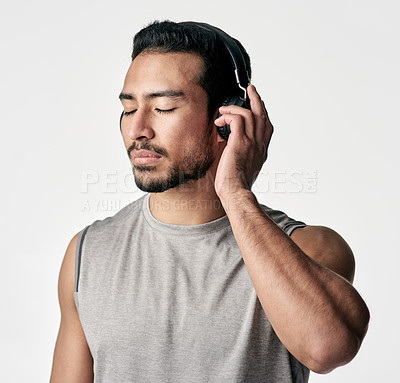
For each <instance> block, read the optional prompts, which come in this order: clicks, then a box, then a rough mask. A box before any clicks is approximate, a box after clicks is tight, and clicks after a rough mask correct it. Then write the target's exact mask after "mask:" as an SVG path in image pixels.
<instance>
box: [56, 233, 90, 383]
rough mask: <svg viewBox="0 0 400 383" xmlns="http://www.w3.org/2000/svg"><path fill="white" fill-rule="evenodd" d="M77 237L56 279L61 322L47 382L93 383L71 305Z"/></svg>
mask: <svg viewBox="0 0 400 383" xmlns="http://www.w3.org/2000/svg"><path fill="white" fill-rule="evenodd" d="M77 237H78V234H77V235H75V236H74V238H73V239H72V240H71V242H70V244H69V246H68V248H67V251H66V253H65V256H64V260H63V263H62V265H61V270H60V276H59V280H58V297H59V301H60V309H61V322H60V329H59V332H58V336H57V341H56V346H55V349H54V358H53V368H52V372H51V378H50V382H51V383H59V382H71V383H72V382H74V383H76V382H78V383H87V382H93V359H92V356H91V354H90V350H89V347H88V345H87V342H86V338H85V334H84V332H83V329H82V325H81V322H80V320H79V316H78V312H77V310H76V306H75V302H74V287H75V250H76V243H77Z"/></svg>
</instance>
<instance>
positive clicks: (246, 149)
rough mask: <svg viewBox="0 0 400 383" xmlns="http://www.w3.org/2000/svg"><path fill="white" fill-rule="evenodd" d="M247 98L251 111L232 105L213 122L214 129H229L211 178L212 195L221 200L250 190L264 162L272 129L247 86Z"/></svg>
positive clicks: (251, 86)
mask: <svg viewBox="0 0 400 383" xmlns="http://www.w3.org/2000/svg"><path fill="white" fill-rule="evenodd" d="M247 95H248V97H249V99H250V106H251V110H248V109H244V108H241V107H239V106H236V105H229V106H222V107H221V108H220V109H219V112H220V113H221V116H220V117H219V118H217V119H216V120H215V125H217V126H223V125H225V124H228V125H230V128H231V134H230V135H229V139H228V143H227V145H226V147H225V149H224V151H223V153H222V155H221V159H220V161H219V164H218V168H217V173H216V176H215V191H216V193H217V195H218V196H219V197H220V198H221V200H222V199H223V198H226V197H229V195H232V193H236V192H238V191H243V190H251V186H252V185H253V183H254V181H255V180H256V178H257V176H258V173H259V172H260V170H261V167H262V165H263V163H264V162H265V161H266V159H267V154H268V146H269V142H270V140H271V136H272V133H273V130H274V128H273V126H272V124H271V122H270V120H269V118H268V113H267V110H266V109H265V104H264V101H262V100H261V97H260V95H259V94H258V93H257V91H256V88H255V87H254V85H249V87H248V88H247Z"/></svg>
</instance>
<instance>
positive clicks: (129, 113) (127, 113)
mask: <svg viewBox="0 0 400 383" xmlns="http://www.w3.org/2000/svg"><path fill="white" fill-rule="evenodd" d="M135 112H136V109H134V110H131V111H130V112H125V111H124V116H130V115H131V114H133V113H135Z"/></svg>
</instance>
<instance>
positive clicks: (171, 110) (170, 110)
mask: <svg viewBox="0 0 400 383" xmlns="http://www.w3.org/2000/svg"><path fill="white" fill-rule="evenodd" d="M175 109H176V108H172V109H158V108H156V112H157V113H160V114H163V113H171V112H173V111H174V110H175Z"/></svg>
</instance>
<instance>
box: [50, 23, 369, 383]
mask: <svg viewBox="0 0 400 383" xmlns="http://www.w3.org/2000/svg"><path fill="white" fill-rule="evenodd" d="M235 41H236V43H237V46H238V47H239V49H240V51H241V54H243V56H244V60H245V61H246V65H247V68H248V74H249V77H250V61H249V58H248V55H247V53H246V51H245V50H244V48H243V47H242V46H241V44H240V43H239V42H238V41H237V40H235ZM237 80H238V78H236V79H235V75H234V71H233V66H232V61H231V59H230V57H229V49H227V47H226V45H225V43H224V42H223V39H222V38H221V35H220V34H219V33H218V32H216V31H215V30H213V29H212V28H211V29H207V28H204V25H203V27H202V26H201V25H193V24H191V23H182V24H179V23H178V24H176V23H172V22H162V23H159V22H155V23H153V24H151V25H149V26H148V27H147V28H145V29H143V30H142V31H140V32H139V33H138V34H137V35H136V36H135V39H134V48H133V53H132V64H131V66H130V68H129V70H128V73H127V75H126V78H125V83H124V86H123V89H122V92H121V94H120V99H121V101H122V104H123V108H124V112H123V115H122V116H121V133H122V137H123V140H124V143H125V147H126V149H127V151H128V155H129V157H130V160H131V163H132V169H133V172H134V176H135V181H136V184H137V185H138V186H139V187H140V188H141V189H142V190H145V191H147V192H149V194H147V195H146V196H144V197H142V198H140V199H139V200H138V201H134V202H132V203H131V204H130V205H128V206H127V207H125V208H124V209H122V210H121V211H120V212H118V213H117V214H116V215H115V216H114V217H109V218H107V219H105V220H102V221H96V222H94V223H93V224H92V225H90V226H88V227H87V228H85V229H84V230H82V231H81V232H80V233H78V234H77V235H75V237H74V238H73V239H72V240H71V242H70V244H69V246H68V249H67V251H66V254H65V257H64V261H63V264H62V267H61V271H60V278H59V299H60V307H61V324H60V330H59V334H58V338H57V342H56V347H55V352H54V362H53V370H52V376H51V382H53V383H56V382H92V381H93V380H95V381H97V382H259V381H265V382H306V381H307V380H308V375H309V369H311V370H313V371H315V372H318V373H326V372H329V371H331V370H332V369H334V368H335V367H337V366H340V365H343V364H346V363H348V362H349V361H350V360H351V359H352V358H353V357H354V356H355V355H356V353H357V352H358V349H359V347H360V345H361V342H362V340H363V338H364V336H365V333H366V330H367V326H368V321H369V313H368V309H367V307H366V305H365V303H364V302H363V300H362V299H361V297H360V296H359V294H358V293H357V291H356V290H355V289H354V288H353V287H352V285H351V282H352V280H353V276H354V258H353V255H352V252H351V250H350V248H349V246H348V245H347V244H346V242H345V241H344V240H343V239H342V238H341V237H340V236H339V235H338V234H337V233H336V232H334V231H333V230H331V229H328V228H326V227H322V226H306V225H305V224H304V223H302V222H300V221H295V220H293V219H291V218H289V217H287V216H286V215H285V214H284V213H282V212H279V211H275V210H272V209H270V208H268V207H265V206H261V205H259V204H258V202H257V200H256V197H255V195H254V194H253V193H252V192H251V186H252V184H253V182H254V181H255V178H256V175H257V174H258V172H259V171H260V169H261V167H262V165H263V163H264V162H265V160H266V158H267V149H268V145H269V142H270V139H271V135H272V132H273V127H272V125H271V123H270V121H269V119H268V115H267V112H266V109H265V106H264V103H263V102H262V100H261V98H260V96H259V94H258V93H257V91H256V89H255V87H254V86H253V85H249V86H248V87H247V89H246V91H247V95H246V96H247V97H248V98H249V100H250V109H246V108H245V107H241V106H238V105H227V106H224V107H219V106H220V105H221V104H222V103H223V101H224V100H225V99H226V97H227V96H229V95H230V94H232V92H237V91H238V86H239V85H240V81H239V85H238V82H237ZM244 106H245V105H244ZM218 112H219V113H220V116H219V117H218ZM225 125H229V126H230V130H231V133H230V135H229V136H228V137H227V138H228V140H225V139H224V138H223V137H222V136H221V135H220V134H219V133H218V127H224V126H225ZM74 298H75V300H74Z"/></svg>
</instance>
